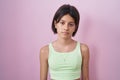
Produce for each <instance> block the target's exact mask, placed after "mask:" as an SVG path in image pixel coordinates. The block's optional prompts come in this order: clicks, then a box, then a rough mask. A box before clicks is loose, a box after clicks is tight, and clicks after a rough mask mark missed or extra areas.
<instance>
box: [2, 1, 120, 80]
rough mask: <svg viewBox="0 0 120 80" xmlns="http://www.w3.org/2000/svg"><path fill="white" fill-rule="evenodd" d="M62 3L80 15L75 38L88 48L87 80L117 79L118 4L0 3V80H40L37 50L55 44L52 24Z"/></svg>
mask: <svg viewBox="0 0 120 80" xmlns="http://www.w3.org/2000/svg"><path fill="white" fill-rule="evenodd" d="M64 3H69V4H72V5H74V6H76V7H77V8H78V10H79V11H80V14H81V20H80V27H79V30H78V32H77V35H76V36H75V37H74V38H75V39H76V40H78V41H81V42H83V43H86V44H88V46H89V48H90V80H119V79H120V69H119V68H120V64H119V59H120V31H119V30H120V1H119V0H0V80H39V75H40V74H39V70H40V69H39V66H40V65H39V50H40V48H41V47H42V46H43V45H45V44H48V43H49V42H51V41H53V40H55V38H56V36H55V35H54V34H53V33H52V31H51V22H52V18H53V15H54V13H55V11H56V10H57V9H58V7H59V6H61V5H62V4H64Z"/></svg>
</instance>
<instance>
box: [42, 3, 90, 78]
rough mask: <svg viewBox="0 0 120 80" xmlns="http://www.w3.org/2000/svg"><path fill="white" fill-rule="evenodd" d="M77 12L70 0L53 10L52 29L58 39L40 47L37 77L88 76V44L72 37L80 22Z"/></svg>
mask: <svg viewBox="0 0 120 80" xmlns="http://www.w3.org/2000/svg"><path fill="white" fill-rule="evenodd" d="M79 18H80V15H79V12H78V10H77V9H76V8H75V7H74V6H72V5H69V4H64V5H62V6H61V7H60V8H59V9H58V10H57V11H56V13H55V15H54V18H53V21H52V31H53V32H54V33H55V34H57V35H58V36H57V39H56V40H55V41H53V42H51V43H49V44H48V45H46V46H44V47H42V48H41V49H40V80H47V74H48V70H49V71H50V78H51V80H80V78H81V74H82V78H83V80H89V48H88V46H87V45H86V44H83V43H80V42H78V41H76V40H74V39H72V37H73V36H75V34H76V32H77V30H78V26H79Z"/></svg>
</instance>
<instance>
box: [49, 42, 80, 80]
mask: <svg viewBox="0 0 120 80" xmlns="http://www.w3.org/2000/svg"><path fill="white" fill-rule="evenodd" d="M48 65H49V72H50V77H51V79H52V80H75V79H78V78H80V76H81V65H82V55H81V50H80V43H79V42H77V45H76V47H75V49H74V50H73V51H70V52H62V53H60V52H57V51H55V50H54V48H53V46H52V43H50V44H49V57H48Z"/></svg>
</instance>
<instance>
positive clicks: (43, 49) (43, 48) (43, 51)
mask: <svg viewBox="0 0 120 80" xmlns="http://www.w3.org/2000/svg"><path fill="white" fill-rule="evenodd" d="M48 51H49V45H45V46H43V47H41V48H40V52H41V53H46V52H48Z"/></svg>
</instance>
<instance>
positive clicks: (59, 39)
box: [56, 38, 74, 45]
mask: <svg viewBox="0 0 120 80" xmlns="http://www.w3.org/2000/svg"><path fill="white" fill-rule="evenodd" d="M56 42H57V43H59V44H61V45H67V44H70V43H72V42H74V40H73V39H61V38H58V39H57V40H56Z"/></svg>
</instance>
